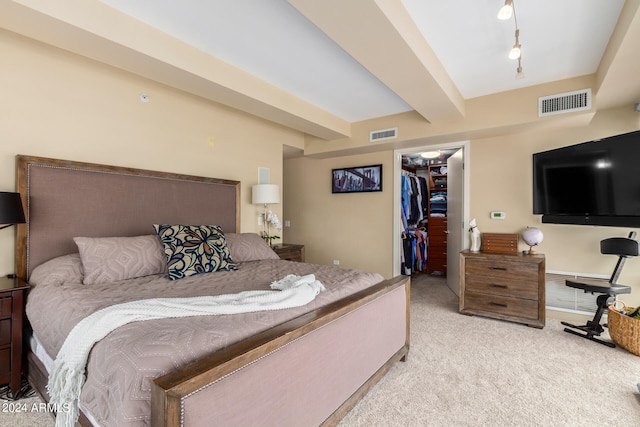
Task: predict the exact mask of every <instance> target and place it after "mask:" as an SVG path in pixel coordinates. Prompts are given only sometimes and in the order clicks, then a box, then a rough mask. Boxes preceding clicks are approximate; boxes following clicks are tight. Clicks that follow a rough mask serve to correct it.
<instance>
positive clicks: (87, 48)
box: [0, 0, 351, 140]
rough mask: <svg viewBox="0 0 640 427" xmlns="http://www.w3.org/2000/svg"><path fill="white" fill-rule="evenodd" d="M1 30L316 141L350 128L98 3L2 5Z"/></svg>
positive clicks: (14, 0) (20, 1) (34, 0)
mask: <svg viewBox="0 0 640 427" xmlns="http://www.w3.org/2000/svg"><path fill="white" fill-rule="evenodd" d="M0 28H5V29H7V30H9V31H13V32H15V33H18V34H21V35H23V36H26V37H29V38H32V39H35V40H39V41H41V42H43V43H47V44H49V45H53V46H56V47H58V48H61V49H64V50H68V51H71V52H73V53H76V54H79V55H82V56H85V57H88V58H91V59H94V60H96V61H100V62H103V63H105V64H108V65H111V66H114V67H117V68H120V69H123V70H126V71H129V72H132V73H135V74H137V75H140V76H143V77H146V78H149V79H151V80H154V81H157V82H160V83H163V84H166V85H169V86H171V87H174V88H177V89H179V90H183V91H185V92H188V93H192V94H194V95H197V96H199V97H202V98H206V99H209V100H212V101H215V102H218V103H221V104H224V105H227V106H229V107H232V108H236V109H238V110H241V111H244V112H247V113H249V114H252V115H255V116H258V117H261V118H264V119H266V120H269V121H272V122H275V123H279V124H282V125H284V126H287V127H290V128H292V129H296V130H299V131H300V132H303V133H307V134H309V135H313V136H316V137H318V138H321V139H326V140H331V139H336V138H344V137H348V136H350V134H351V123H349V122H348V121H346V120H344V119H342V118H339V117H337V116H335V115H333V114H331V113H329V112H327V111H326V110H323V109H321V108H319V107H316V106H315V105H313V104H311V103H309V102H307V101H304V100H303V99H300V98H298V97H296V96H294V95H292V94H291V93H288V92H286V91H284V90H282V89H280V88H277V87H275V86H273V85H271V84H269V83H267V82H265V81H264V80H261V79H259V78H257V77H255V76H253V75H251V74H249V73H247V72H245V71H243V70H240V69H239V68H237V67H234V66H232V65H230V64H228V63H225V62H223V61H221V60H219V59H217V58H214V57H212V56H211V55H208V54H206V53H205V52H203V51H201V50H198V49H196V48H194V47H192V46H190V45H188V44H186V43H183V42H182V41H180V40H178V39H176V38H174V37H171V36H169V35H167V34H165V33H163V32H161V31H159V30H157V29H155V28H153V27H151V26H149V25H146V24H144V23H142V22H140V21H138V20H136V19H134V18H132V17H130V16H128V15H126V14H124V13H122V12H119V11H117V10H115V9H113V8H111V7H109V6H107V5H105V4H104V3H102V2H100V1H98V0H73V1H67V2H48V1H46V2H43V1H39V0H3V1H2V2H0Z"/></svg>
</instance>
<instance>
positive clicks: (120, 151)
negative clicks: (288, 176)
mask: <svg viewBox="0 0 640 427" xmlns="http://www.w3.org/2000/svg"><path fill="white" fill-rule="evenodd" d="M0 51H1V52H2V57H3V59H2V67H0V93H1V94H2V96H1V97H0V138H1V140H2V142H1V144H0V191H14V190H15V156H16V154H27V155H34V156H43V157H53V158H60V159H69V160H77V161H86V162H95V163H103V164H112V165H118V166H127V167H135V168H143V169H153V170H161V171H169V172H178V173H186V174H191V175H201V176H209V177H216V178H226V179H234V180H240V181H241V183H242V185H241V195H242V205H241V221H242V222H241V228H242V231H243V232H251V231H258V230H259V227H258V225H257V212H258V208H257V207H256V206H253V205H251V204H250V203H251V200H250V199H251V185H253V184H257V181H258V167H267V168H270V170H271V182H272V183H276V184H281V182H282V145H283V144H287V145H291V146H301V144H302V141H303V136H302V134H301V133H300V132H297V131H292V130H290V129H288V128H285V127H283V126H280V125H274V124H272V123H270V122H267V121H264V120H261V119H256V118H254V117H253V116H249V115H246V114H244V113H239V112H237V111H235V110H232V109H229V108H227V107H223V106H221V105H219V104H215V103H212V102H210V101H205V100H203V99H201V98H198V97H195V96H192V95H188V94H185V93H184V92H181V91H177V90H174V89H171V88H168V87H166V86H163V85H160V84H156V83H154V82H153V81H150V80H147V79H143V78H140V77H137V76H135V75H132V74H129V73H127V72H124V71H121V70H118V69H115V68H112V67H109V66H105V65H103V64H100V63H97V62H94V61H91V60H88V59H85V58H83V57H80V56H77V55H74V54H71V53H68V52H65V51H62V50H59V49H56V48H52V47H49V46H46V45H44V44H41V43H38V42H33V41H31V40H29V39H26V38H23V37H21V36H18V35H15V34H14V33H10V32H6V31H4V30H0ZM142 92H144V93H146V94H148V95H149V97H150V101H149V102H148V103H143V102H141V101H140V99H139V95H140V93H142ZM210 138H213V146H211V144H210ZM273 210H274V211H275V212H276V213H277V214H278V215H281V212H282V205H274V206H273ZM13 253H14V228H9V229H6V230H2V231H0V254H2V257H0V274H2V275H4V274H7V273H11V272H13V271H14V269H13Z"/></svg>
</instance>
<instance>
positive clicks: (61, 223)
mask: <svg viewBox="0 0 640 427" xmlns="http://www.w3.org/2000/svg"><path fill="white" fill-rule="evenodd" d="M16 167H17V180H18V188H19V191H20V194H21V196H22V201H23V204H24V205H25V215H26V216H27V224H24V225H19V226H18V231H17V233H18V235H17V236H18V237H17V248H16V257H17V260H16V262H17V273H18V276H19V277H22V278H28V277H29V275H30V274H31V271H33V269H34V268H35V267H36V266H38V265H39V264H41V263H43V262H45V261H48V260H50V259H52V258H55V257H57V256H61V255H65V254H69V253H73V252H77V251H78V249H77V246H76V245H75V243H74V242H73V237H79V236H85V237H110V236H137V235H145V234H153V233H154V229H153V227H152V224H154V223H155V224H159V223H160V224H211V225H220V226H221V227H222V229H223V231H226V232H236V233H237V232H240V182H239V181H231V180H224V179H216V178H205V177H199V176H190V175H180V174H173V173H166V172H156V171H149V170H141V169H131V168H124V167H117V166H106V165H99V164H93V163H80V162H73V161H67V160H56V159H47V158H42V157H32V156H23V155H18V156H17V157H16Z"/></svg>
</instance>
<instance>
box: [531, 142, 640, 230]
mask: <svg viewBox="0 0 640 427" xmlns="http://www.w3.org/2000/svg"><path fill="white" fill-rule="evenodd" d="M533 213H534V214H542V215H543V217H542V222H550V223H560V224H591V225H611V226H640V131H637V132H632V133H627V134H623V135H617V136H612V137H609V138H605V139H600V140H596V141H591V142H585V143H582V144H577V145H571V146H568V147H562V148H557V149H555V150H550V151H544V152H541V153H536V154H534V155H533Z"/></svg>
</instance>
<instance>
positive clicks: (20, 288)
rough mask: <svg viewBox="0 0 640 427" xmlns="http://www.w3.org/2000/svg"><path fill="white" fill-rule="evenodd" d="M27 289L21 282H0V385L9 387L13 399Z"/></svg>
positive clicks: (18, 383)
mask: <svg viewBox="0 0 640 427" xmlns="http://www.w3.org/2000/svg"><path fill="white" fill-rule="evenodd" d="M28 288H29V285H27V283H26V282H25V281H23V280H19V279H10V278H7V277H1V278H0V384H9V387H10V388H11V392H12V393H13V395H14V396H15V395H16V393H17V392H18V390H20V383H21V378H20V375H21V373H22V319H23V317H24V294H25V291H26V290H27V289H28Z"/></svg>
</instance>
